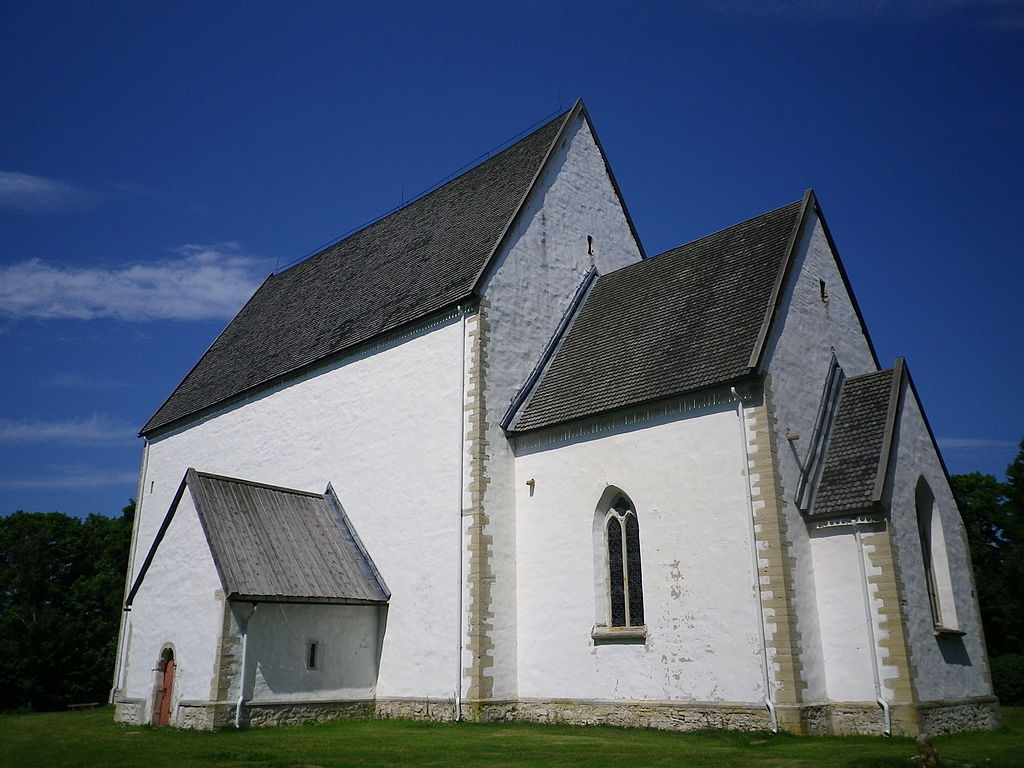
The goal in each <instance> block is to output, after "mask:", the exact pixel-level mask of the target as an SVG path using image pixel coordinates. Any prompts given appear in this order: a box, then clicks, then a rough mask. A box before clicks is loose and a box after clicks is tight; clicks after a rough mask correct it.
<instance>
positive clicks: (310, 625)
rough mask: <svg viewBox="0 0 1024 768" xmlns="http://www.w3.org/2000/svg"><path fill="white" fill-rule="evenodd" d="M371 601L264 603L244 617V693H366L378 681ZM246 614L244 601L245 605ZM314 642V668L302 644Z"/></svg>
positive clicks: (254, 696) (312, 697)
mask: <svg viewBox="0 0 1024 768" xmlns="http://www.w3.org/2000/svg"><path fill="white" fill-rule="evenodd" d="M379 610H380V609H378V608H377V607H376V606H364V605H282V604H280V603H264V604H261V605H259V606H258V607H257V609H256V611H255V612H254V613H253V614H252V616H251V617H250V618H249V620H248V632H249V639H248V657H249V658H248V660H247V667H248V668H247V670H246V672H247V679H246V681H245V693H246V699H247V700H249V701H252V702H253V703H260V702H266V701H287V700H290V699H292V700H301V701H316V700H332V699H366V698H371V697H372V696H373V695H374V688H375V686H376V682H377V629H378V625H377V618H378V613H379ZM244 611H245V613H244V614H243V616H244V615H248V611H249V607H248V606H245V607H244ZM311 641H313V642H316V643H317V653H316V656H317V658H316V668H315V669H309V668H308V667H307V664H306V662H307V646H308V643H309V642H311Z"/></svg>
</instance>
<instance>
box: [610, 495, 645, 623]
mask: <svg viewBox="0 0 1024 768" xmlns="http://www.w3.org/2000/svg"><path fill="white" fill-rule="evenodd" d="M604 533H605V545H606V552H607V564H608V625H609V626H610V627H642V626H644V587H643V576H642V575H641V572H640V571H641V568H640V523H639V522H638V521H637V517H636V510H635V509H634V508H633V504H632V502H630V501H629V499H627V498H626V497H625V496H624V495H619V496H617V497H616V498H615V500H614V501H613V502H612V505H611V507H610V508H609V510H608V512H607V514H606V515H605V523H604Z"/></svg>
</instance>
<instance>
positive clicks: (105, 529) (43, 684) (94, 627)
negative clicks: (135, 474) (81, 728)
mask: <svg viewBox="0 0 1024 768" xmlns="http://www.w3.org/2000/svg"><path fill="white" fill-rule="evenodd" d="M134 515H135V503H134V502H129V504H128V506H127V507H125V508H124V509H123V510H122V513H121V516H120V517H106V516H103V515H89V517H87V518H85V519H84V520H83V519H80V518H76V517H69V516H68V515H64V514H61V513H59V512H51V513H27V512H15V513H14V514H12V515H9V516H7V517H2V518H0V710H9V709H30V710H52V709H64V708H65V707H67V706H69V705H72V704H91V703H101V704H105V703H106V702H107V697H108V695H109V693H110V687H111V680H112V678H113V671H114V656H115V654H116V653H117V631H118V625H119V622H120V620H121V601H122V599H123V597H124V579H125V571H126V570H127V568H128V549H129V546H130V544H131V536H132V520H133V518H134Z"/></svg>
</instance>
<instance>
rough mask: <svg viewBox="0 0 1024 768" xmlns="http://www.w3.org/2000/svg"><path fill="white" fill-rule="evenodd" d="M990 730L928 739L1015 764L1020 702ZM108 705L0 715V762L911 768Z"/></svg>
mask: <svg viewBox="0 0 1024 768" xmlns="http://www.w3.org/2000/svg"><path fill="white" fill-rule="evenodd" d="M1003 717H1004V720H1005V722H1006V725H1005V727H1004V728H1003V730H1002V731H999V732H997V733H967V734H958V735H954V736H940V737H937V738H935V739H934V740H933V743H934V744H935V746H936V748H937V749H938V750H939V753H940V754H941V755H942V756H943V757H947V758H953V759H955V760H959V761H962V762H969V763H972V764H974V765H976V766H978V767H979V768H982V767H983V766H984V767H985V768H1010V767H1011V766H1024V708H1008V709H1004V710H1003ZM112 718H113V712H112V710H111V709H110V708H104V709H93V710H89V711H84V712H56V713H38V714H12V715H0V766H3V767H4V768H8V766H10V767H11V768H15V767H16V768H36V766H38V767H39V768H49V767H50V766H63V767H65V768H86V767H87V766H97V768H100V767H102V768H118V767H119V766H145V767H146V768H161V767H162V766H168V767H170V766H175V768H193V767H194V768H211V767H213V766H216V767H217V768H233V767H235V766H238V767H241V766H245V767H248V766H254V767H257V768H262V767H263V766H267V767H269V768H317V767H318V766H322V767H323V768H334V767H335V766H447V765H457V766H487V768H511V767H512V766H525V765H529V766H588V767H590V766H593V767H594V768H600V767H601V766H629V768H641V767H642V766H674V767H675V768H690V767H691V766H694V767H697V766H716V767H719V766H733V765H735V766H744V767H746V766H757V767H760V766H764V767H765V768H768V767H778V768H783V767H785V768H798V767H803V766H807V768H811V767H812V766H813V767H814V768H820V767H826V766H827V767H828V768H833V767H834V768H887V767H889V766H892V767H893V768H895V767H896V766H902V768H909V766H911V765H912V763H910V762H909V758H910V757H911V756H912V755H913V754H914V753H915V747H914V742H913V740H912V739H906V738H892V739H887V738H883V737H869V736H849V737H829V738H825V737H815V738H804V737H795V736H786V735H782V736H770V735H766V734H750V733H731V732H728V733H727V732H711V733H669V732H665V731H643V730H625V729H619V728H606V727H600V728H576V727H568V726H548V725H532V724H518V723H515V724H506V723H501V724H489V725H474V724H469V723H458V724H438V723H422V722H407V721H401V720H345V721H338V722H334V723H326V724H322V725H306V726H296V727H287V728H262V729H253V730H244V731H234V730H230V731H220V732H218V733H196V732H194V731H179V730H173V729H170V728H148V727H134V726H121V725H114V723H113V722H112Z"/></svg>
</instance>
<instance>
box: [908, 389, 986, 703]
mask: <svg viewBox="0 0 1024 768" xmlns="http://www.w3.org/2000/svg"><path fill="white" fill-rule="evenodd" d="M894 449H895V454H894V455H895V467H894V468H893V471H892V496H891V499H890V508H891V514H890V517H891V519H892V528H893V536H894V539H895V543H896V549H897V555H896V556H897V557H898V559H899V566H900V575H901V576H902V579H903V590H904V591H903V597H904V599H905V600H906V604H905V609H906V612H907V624H908V630H909V639H910V653H911V659H912V661H913V664H914V666H915V667H916V669H917V693H918V696H919V697H920V698H921V699H922V700H923V701H929V700H935V699H957V698H963V697H965V696H986V695H989V694H991V689H990V687H989V685H988V682H987V680H986V672H985V661H984V651H983V647H982V639H981V619H980V616H979V614H978V605H977V601H976V599H975V598H974V584H973V582H972V577H971V572H970V560H969V551H968V545H967V535H966V531H965V530H964V526H963V521H962V520H961V519H960V513H959V511H958V510H957V508H956V502H955V501H954V500H953V495H952V492H951V491H950V489H949V483H948V482H947V480H946V475H945V472H944V471H943V469H942V465H941V464H940V463H939V459H938V456H937V455H936V453H935V449H934V447H933V444H932V441H931V438H930V436H929V434H928V430H927V427H926V426H925V423H924V419H923V417H922V415H921V408H920V404H919V403H918V402H917V398H916V397H915V396H914V393H913V391H912V390H911V389H910V388H909V386H906V385H905V391H904V396H903V409H902V412H901V414H900V419H899V423H898V429H897V433H896V435H895V446H894ZM922 477H923V478H924V480H925V481H926V482H927V483H928V486H929V487H930V488H931V491H932V493H933V494H934V496H935V507H934V510H935V514H938V515H940V516H941V523H942V525H941V527H942V538H943V542H942V544H941V545H940V548H941V549H943V550H944V551H943V552H941V553H939V555H938V557H936V563H935V565H936V570H937V571H938V572H939V574H938V575H939V582H940V592H941V593H942V598H943V601H942V602H943V609H944V610H943V623H944V624H948V625H953V626H951V627H950V628H952V629H959V630H960V631H962V632H964V633H965V634H964V635H963V636H956V635H946V636H941V637H936V636H935V630H934V624H933V622H932V614H931V607H930V605H929V600H928V586H927V580H926V578H927V577H926V575H925V570H924V559H923V556H922V552H921V540H920V537H919V535H918V529H917V509H916V505H915V491H916V488H917V483H918V480H919V479H920V478H922ZM943 561H945V562H943ZM943 571H944V572H945V573H944V574H943ZM945 579H948V580H949V581H948V582H947V584H948V586H945V585H944V584H943V581H944V580H945ZM944 586H945V588H943V587H944ZM949 587H951V589H950V588H949Z"/></svg>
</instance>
